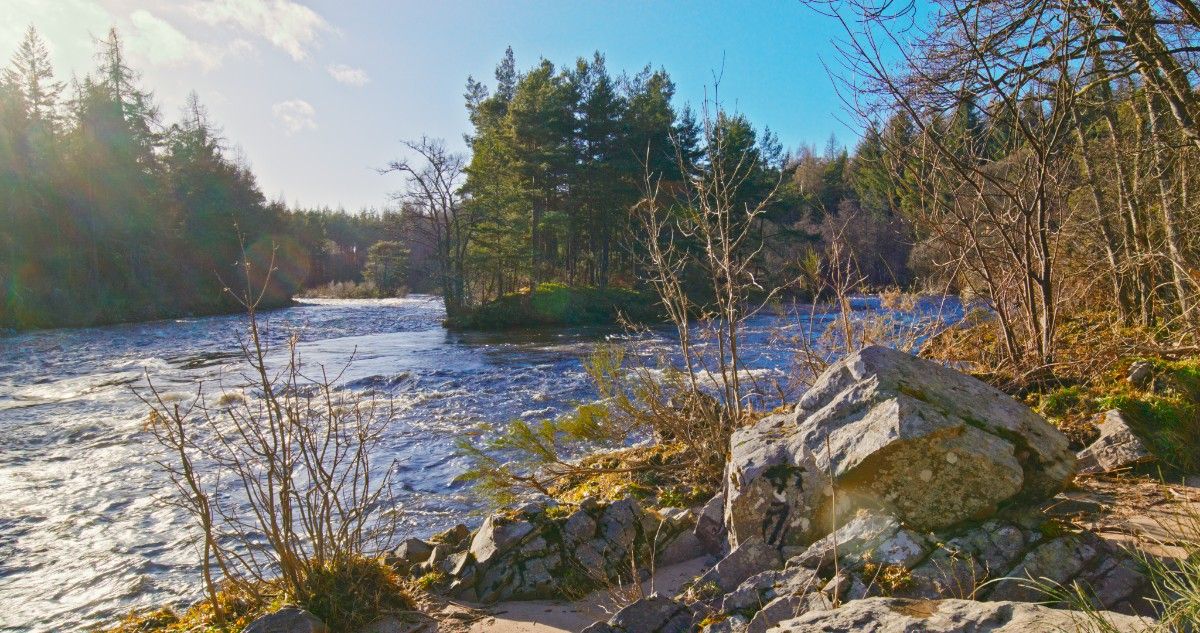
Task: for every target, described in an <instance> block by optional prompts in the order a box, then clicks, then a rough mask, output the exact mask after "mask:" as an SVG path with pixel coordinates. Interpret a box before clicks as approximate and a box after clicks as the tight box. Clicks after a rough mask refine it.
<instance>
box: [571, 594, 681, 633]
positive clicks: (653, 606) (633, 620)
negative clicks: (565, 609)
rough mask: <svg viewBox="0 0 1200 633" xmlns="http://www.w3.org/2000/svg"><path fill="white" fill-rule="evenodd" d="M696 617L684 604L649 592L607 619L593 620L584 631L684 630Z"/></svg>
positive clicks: (637, 632)
mask: <svg viewBox="0 0 1200 633" xmlns="http://www.w3.org/2000/svg"><path fill="white" fill-rule="evenodd" d="M695 619H696V615H695V613H693V612H692V610H691V608H689V607H688V606H687V605H686V604H683V603H682V602H677V601H675V600H672V599H671V598H666V597H663V596H659V595H657V594H656V595H652V596H649V597H647V598H642V599H641V600H638V601H636V602H634V603H632V604H630V605H628V606H626V607H625V608H623V609H621V610H620V611H618V612H617V613H616V615H614V616H613V617H612V618H611V619H609V621H608V622H606V623H602V622H597V623H596V624H593V625H591V626H589V627H587V628H586V629H584V631H585V633H608V632H621V633H686V632H687V631H690V630H691V629H692V624H693V622H694V621H695Z"/></svg>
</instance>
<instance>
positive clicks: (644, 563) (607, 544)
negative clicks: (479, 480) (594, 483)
mask: <svg viewBox="0 0 1200 633" xmlns="http://www.w3.org/2000/svg"><path fill="white" fill-rule="evenodd" d="M694 524H695V518H694V516H693V515H692V513H691V512H690V511H687V510H673V509H667V510H665V511H662V512H657V511H652V510H648V509H646V508H643V507H642V506H641V504H639V503H638V502H637V501H635V500H633V499H623V500H620V501H615V502H612V503H599V502H596V501H595V500H592V499H585V500H584V501H583V502H581V503H580V504H579V505H578V506H577V507H573V506H561V505H557V504H555V503H554V502H552V501H549V500H547V501H544V502H541V503H533V504H527V505H525V506H522V507H521V508H518V509H516V510H510V511H507V512H502V513H498V514H495V515H492V516H490V517H488V518H487V519H486V520H485V521H484V522H483V525H482V526H480V528H479V529H478V530H477V531H476V532H475V533H474V535H473V536H472V537H471V539H470V543H469V546H467V547H466V549H464V550H463V551H460V552H453V553H451V552H446V553H445V554H444V555H443V560H444V565H443V566H440V567H439V565H438V564H437V561H436V560H435V558H436V557H437V556H438V555H439V553H438V547H441V546H438V547H435V548H434V549H433V553H432V555H431V558H430V561H427V562H425V563H422V565H423V566H424V568H426V569H428V568H430V566H431V565H432V567H433V568H434V569H435V570H436V569H441V570H442V571H444V573H445V574H446V575H447V576H448V589H447V591H448V592H449V593H450V594H451V595H452V596H454V597H457V598H460V599H464V600H468V601H472V602H496V601H499V600H508V599H517V600H524V599H537V598H547V597H557V596H562V595H568V596H570V595H577V594H579V593H582V592H586V591H588V590H590V589H593V588H595V587H598V586H603V585H605V584H607V583H614V582H616V581H618V580H620V579H627V577H628V576H629V575H630V574H631V573H633V572H632V570H633V569H634V568H637V569H639V570H649V569H650V568H651V567H652V563H653V562H654V561H653V560H652V559H655V558H656V557H657V558H658V559H660V560H661V559H664V558H668V559H669V558H676V559H678V558H680V557H682V556H684V555H685V553H684V552H683V551H681V550H682V549H690V550H691V551H690V552H687V553H688V554H690V556H687V557H688V558H691V557H694V556H695V555H696V554H697V553H698V552H697V549H698V545H696V543H695V541H692V543H691V544H690V545H689V544H687V543H684V544H683V545H679V544H678V541H679V540H680V538H681V537H691V538H695V537H694V536H693V535H692V533H691V531H692V529H693V527H694Z"/></svg>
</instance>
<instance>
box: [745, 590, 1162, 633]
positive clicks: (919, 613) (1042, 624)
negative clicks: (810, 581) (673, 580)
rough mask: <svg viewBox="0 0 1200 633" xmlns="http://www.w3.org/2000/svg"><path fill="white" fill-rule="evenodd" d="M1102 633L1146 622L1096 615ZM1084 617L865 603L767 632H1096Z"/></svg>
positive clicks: (1007, 608) (1017, 606)
mask: <svg viewBox="0 0 1200 633" xmlns="http://www.w3.org/2000/svg"><path fill="white" fill-rule="evenodd" d="M1099 616H1100V617H1103V618H1104V619H1105V621H1106V622H1107V623H1108V627H1106V628H1105V630H1111V631H1130V632H1132V631H1142V630H1145V628H1146V625H1147V622H1146V621H1144V620H1142V619H1141V618H1137V617H1134V616H1129V615H1122V614H1119V613H1106V612H1102V613H1100V614H1099ZM1089 624H1090V623H1089V622H1088V621H1087V620H1086V619H1085V616H1083V615H1082V614H1079V613H1076V612H1071V611H1064V610H1059V609H1051V608H1049V607H1045V606H1042V605H1037V604H1030V603H1026V602H976V601H974V600H954V599H949V600H906V599H900V598H868V599H865V600H855V601H852V602H849V603H847V604H846V605H844V606H842V607H839V608H837V609H829V610H824V611H810V612H808V613H805V614H804V615H801V616H800V617H797V618H793V619H790V620H785V621H783V622H780V623H779V624H778V625H777V626H775V627H773V628H771V629H768V631H770V632H771V633H910V632H911V631H924V632H926V633H968V632H975V631H990V632H991V633H1051V632H1054V633H1063V632H1067V631H1088V630H1095V629H1093V628H1092V626H1094V624H1091V626H1089Z"/></svg>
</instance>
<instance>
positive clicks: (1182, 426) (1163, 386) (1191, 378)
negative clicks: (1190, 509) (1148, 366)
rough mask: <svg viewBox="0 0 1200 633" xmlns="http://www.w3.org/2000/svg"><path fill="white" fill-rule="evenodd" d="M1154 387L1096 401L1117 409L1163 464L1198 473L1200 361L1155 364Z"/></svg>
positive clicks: (1117, 394)
mask: <svg viewBox="0 0 1200 633" xmlns="http://www.w3.org/2000/svg"><path fill="white" fill-rule="evenodd" d="M1154 376H1155V379H1154V385H1153V386H1152V388H1148V389H1134V388H1131V387H1130V388H1126V389H1122V390H1120V391H1116V392H1114V393H1110V394H1108V395H1105V396H1102V397H1100V398H1098V399H1097V404H1098V405H1099V408H1100V409H1101V410H1108V409H1117V410H1119V411H1120V412H1121V413H1122V414H1124V415H1125V418H1126V420H1127V422H1128V423H1129V425H1130V427H1131V428H1132V429H1133V431H1134V433H1136V434H1137V435H1138V437H1140V438H1142V440H1143V441H1144V442H1146V444H1147V447H1148V448H1149V449H1150V451H1151V452H1152V453H1154V455H1155V456H1156V457H1158V458H1159V459H1160V460H1161V461H1162V462H1163V463H1164V464H1166V465H1167V466H1169V467H1171V468H1176V469H1179V470H1182V471H1184V472H1200V360H1198V359H1188V360H1184V361H1161V360H1159V361H1154Z"/></svg>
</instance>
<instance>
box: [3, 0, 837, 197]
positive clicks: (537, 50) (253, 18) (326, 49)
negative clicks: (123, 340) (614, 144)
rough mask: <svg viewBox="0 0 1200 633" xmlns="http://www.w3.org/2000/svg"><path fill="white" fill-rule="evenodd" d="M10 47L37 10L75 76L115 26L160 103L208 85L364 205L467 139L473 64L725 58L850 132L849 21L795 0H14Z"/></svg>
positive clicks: (209, 95)
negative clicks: (840, 27) (507, 52)
mask: <svg viewBox="0 0 1200 633" xmlns="http://www.w3.org/2000/svg"><path fill="white" fill-rule="evenodd" d="M0 15H3V16H4V19H3V20H2V21H0V56H5V57H6V56H7V55H9V54H11V51H12V50H13V49H14V48H15V46H16V43H17V41H18V40H19V38H20V36H21V32H22V31H23V30H24V28H25V25H27V24H30V23H32V24H34V25H35V26H36V27H37V28H38V30H39V31H40V32H41V33H42V35H43V37H44V38H45V39H46V40H47V41H48V43H49V44H50V47H51V51H52V55H53V60H54V63H55V68H56V71H57V72H58V74H59V75H60V77H61V78H64V79H69V78H70V77H71V75H72V73H74V74H77V75H83V74H85V73H87V72H89V71H90V70H91V69H92V67H93V66H94V59H93V58H94V44H93V39H94V38H95V37H100V36H102V35H103V34H104V33H105V31H107V29H108V27H109V26H110V25H115V26H116V27H117V28H118V30H119V31H120V32H121V34H122V35H123V37H124V38H125V40H126V46H127V50H128V54H129V58H130V60H131V62H132V63H133V65H134V66H135V68H136V69H138V70H139V71H140V72H141V73H142V75H143V85H144V87H146V88H149V89H151V90H152V91H153V92H154V93H155V95H156V97H157V100H158V103H159V104H160V105H161V107H162V113H163V117H164V121H166V122H169V121H171V120H172V119H174V118H176V117H177V116H178V112H179V108H180V105H181V104H182V103H183V100H184V98H185V96H186V95H187V93H188V92H189V91H191V90H195V91H196V92H197V93H198V94H199V95H200V99H201V102H202V103H204V104H205V105H206V106H207V107H208V109H209V113H210V115H211V117H212V119H213V120H214V121H215V122H216V123H218V124H219V125H220V126H221V127H222V128H223V131H224V136H225V137H226V138H227V139H229V141H230V142H231V143H233V144H236V145H238V146H240V148H241V151H242V153H243V155H244V156H245V158H246V159H247V160H248V161H249V162H250V163H251V165H252V166H253V168H254V171H255V173H256V174H257V175H258V177H259V182H260V185H261V186H262V189H263V191H264V193H266V194H267V196H268V197H269V198H272V199H278V198H282V199H283V200H285V201H286V202H288V203H289V204H300V205H305V206H316V205H328V206H332V207H339V206H341V207H345V208H347V209H357V208H360V207H382V206H385V205H387V204H388V201H389V200H388V193H389V192H390V191H392V190H394V189H396V188H397V187H398V186H399V184H400V183H399V182H398V179H397V178H395V177H388V176H380V175H378V174H377V173H376V172H375V168H377V167H379V166H381V165H383V164H385V163H386V162H387V161H388V160H389V159H391V158H393V157H394V156H395V155H396V153H397V152H399V151H400V146H399V143H398V141H399V140H400V139H406V138H416V137H419V136H421V135H422V134H427V135H430V136H434V137H442V138H445V139H446V140H447V141H448V142H449V143H451V145H452V146H454V147H457V148H462V149H465V147H464V146H463V142H462V135H463V133H464V132H467V131H468V130H469V124H468V121H467V117H466V112H465V110H464V108H463V100H462V93H463V86H464V84H465V82H466V78H467V76H468V75H474V76H475V77H477V78H486V79H488V80H489V81H490V80H491V78H492V70H493V68H494V67H495V64H496V62H497V61H498V60H499V59H500V57H501V55H502V54H503V52H504V48H505V46H508V45H511V46H512V47H513V51H514V53H515V54H516V58H517V65H518V67H520V68H522V69H525V68H528V67H530V66H532V65H533V64H534V63H536V62H537V60H538V59H539V58H540V57H546V58H547V59H550V60H551V61H553V62H555V63H556V64H563V63H570V62H572V61H573V60H574V59H575V58H576V57H578V56H581V55H587V56H590V55H591V53H592V51H595V50H599V51H601V52H603V53H604V54H605V55H606V57H607V60H608V67H609V70H610V71H611V72H613V73H614V74H615V73H617V72H620V71H621V70H627V71H630V72H633V71H636V70H638V69H640V68H641V67H643V66H645V65H646V64H652V65H653V66H654V67H664V68H666V69H667V71H668V72H669V73H670V74H671V76H672V78H673V79H674V80H675V83H676V86H677V89H678V92H677V101H678V102H679V103H680V104H682V103H684V102H691V103H693V104H697V103H698V102H699V101H700V100H701V99H702V98H703V97H704V94H705V89H706V87H708V88H709V89H710V90H711V84H712V81H713V73H714V72H716V71H719V70H720V69H721V67H722V63H724V74H723V79H722V82H721V98H722V101H724V102H725V103H726V105H727V106H732V107H734V108H735V109H737V110H739V111H741V112H743V113H745V114H746V115H747V116H748V117H750V119H751V120H752V121H753V122H754V123H755V124H756V125H758V126H760V127H761V126H764V125H765V126H770V127H771V129H772V130H774V131H775V132H777V133H778V134H779V136H780V139H781V140H782V141H783V143H784V145H785V146H786V147H789V148H794V147H797V146H799V145H801V144H811V145H816V146H817V147H818V148H820V147H823V146H824V145H825V143H826V141H827V139H828V138H829V136H830V134H836V135H837V137H838V138H839V139H840V140H841V141H842V142H843V143H851V142H853V140H854V139H855V138H856V132H855V131H854V130H852V129H850V128H848V127H846V125H845V124H843V123H842V121H843V120H845V119H846V117H844V116H843V115H842V113H841V104H840V102H839V101H838V98H837V96H836V94H835V91H834V86H833V84H832V81H831V80H830V78H829V77H828V76H827V75H826V72H825V69H824V68H823V66H822V61H821V60H822V55H824V56H825V58H826V59H829V40H830V39H831V38H832V37H833V36H834V35H835V33H836V31H835V29H836V25H834V24H833V23H832V22H831V21H830V20H829V19H827V18H824V17H822V16H819V15H817V14H815V13H813V12H812V11H810V10H808V9H806V8H805V7H803V6H802V5H801V4H800V2H799V1H798V0H760V1H754V2H750V1H725V2H717V1H693V2H664V1H640V2H639V1H633V0H628V1H603V0H595V1H592V2H568V1H565V0H560V1H537V2H535V1H512V2H500V1H492V2H487V1H482V0H478V1H454V0H447V1H444V2H440V1H432V0H431V1H425V2H415V1H409V0H340V1H338V0H188V1H181V0H0Z"/></svg>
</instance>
